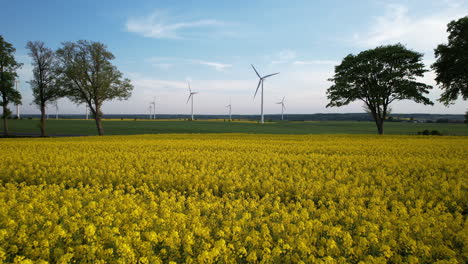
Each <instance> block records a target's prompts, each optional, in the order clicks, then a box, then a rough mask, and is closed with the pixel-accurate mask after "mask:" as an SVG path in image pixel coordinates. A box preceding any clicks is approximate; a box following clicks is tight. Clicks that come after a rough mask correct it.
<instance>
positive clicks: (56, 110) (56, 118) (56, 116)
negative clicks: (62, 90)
mask: <svg viewBox="0 0 468 264" xmlns="http://www.w3.org/2000/svg"><path fill="white" fill-rule="evenodd" d="M58 113H59V108H58V103H57V101H55V120H58Z"/></svg>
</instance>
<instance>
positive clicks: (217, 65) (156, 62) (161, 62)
mask: <svg viewBox="0 0 468 264" xmlns="http://www.w3.org/2000/svg"><path fill="white" fill-rule="evenodd" d="M148 61H149V62H150V63H151V64H152V65H153V66H155V67H158V68H161V69H169V68H172V67H174V66H175V65H177V64H179V65H180V64H189V65H190V64H198V65H204V66H208V67H211V68H213V69H215V70H217V71H224V70H226V69H227V68H230V67H232V65H231V64H226V63H221V62H213V61H205V60H194V59H183V58H170V57H154V58H150V59H149V60H148Z"/></svg>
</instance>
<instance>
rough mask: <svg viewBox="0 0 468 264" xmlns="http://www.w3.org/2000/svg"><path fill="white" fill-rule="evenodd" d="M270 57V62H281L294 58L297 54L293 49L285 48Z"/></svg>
mask: <svg viewBox="0 0 468 264" xmlns="http://www.w3.org/2000/svg"><path fill="white" fill-rule="evenodd" d="M270 57H271V58H272V61H271V64H283V63H288V62H290V61H291V60H294V59H295V58H296V57H297V54H296V52H295V51H294V50H290V49H285V50H282V51H280V52H278V53H276V54H274V55H272V56H270Z"/></svg>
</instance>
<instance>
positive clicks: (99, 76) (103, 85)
mask: <svg viewBox="0 0 468 264" xmlns="http://www.w3.org/2000/svg"><path fill="white" fill-rule="evenodd" d="M56 54H57V57H58V60H59V67H58V69H59V74H60V78H59V82H60V85H61V87H63V88H64V91H65V93H66V96H67V97H68V98H69V99H70V100H72V101H73V102H75V103H77V104H82V103H85V104H87V105H88V107H89V109H90V111H91V113H92V115H93V117H94V119H95V121H96V127H97V129H98V133H99V135H104V129H103V127H102V122H101V120H102V111H101V107H102V104H103V103H104V102H105V101H108V100H113V99H119V100H123V99H128V98H129V97H130V95H131V91H132V90H133V86H132V84H131V83H130V80H129V79H123V78H122V73H121V72H120V71H118V70H117V68H116V67H115V66H114V65H112V63H111V62H110V60H112V59H114V55H113V54H112V53H111V52H109V51H108V50H107V47H106V46H105V45H104V44H102V43H99V42H92V41H85V40H80V41H78V42H76V43H73V42H65V43H62V48H60V49H58V50H57V52H56Z"/></svg>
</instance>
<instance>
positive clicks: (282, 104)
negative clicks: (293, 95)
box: [276, 96, 286, 120]
mask: <svg viewBox="0 0 468 264" xmlns="http://www.w3.org/2000/svg"><path fill="white" fill-rule="evenodd" d="M284 98H285V96H283V100H281V102H278V103H276V104H280V105H281V120H283V111H284V110H286V107H285V106H284Z"/></svg>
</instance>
